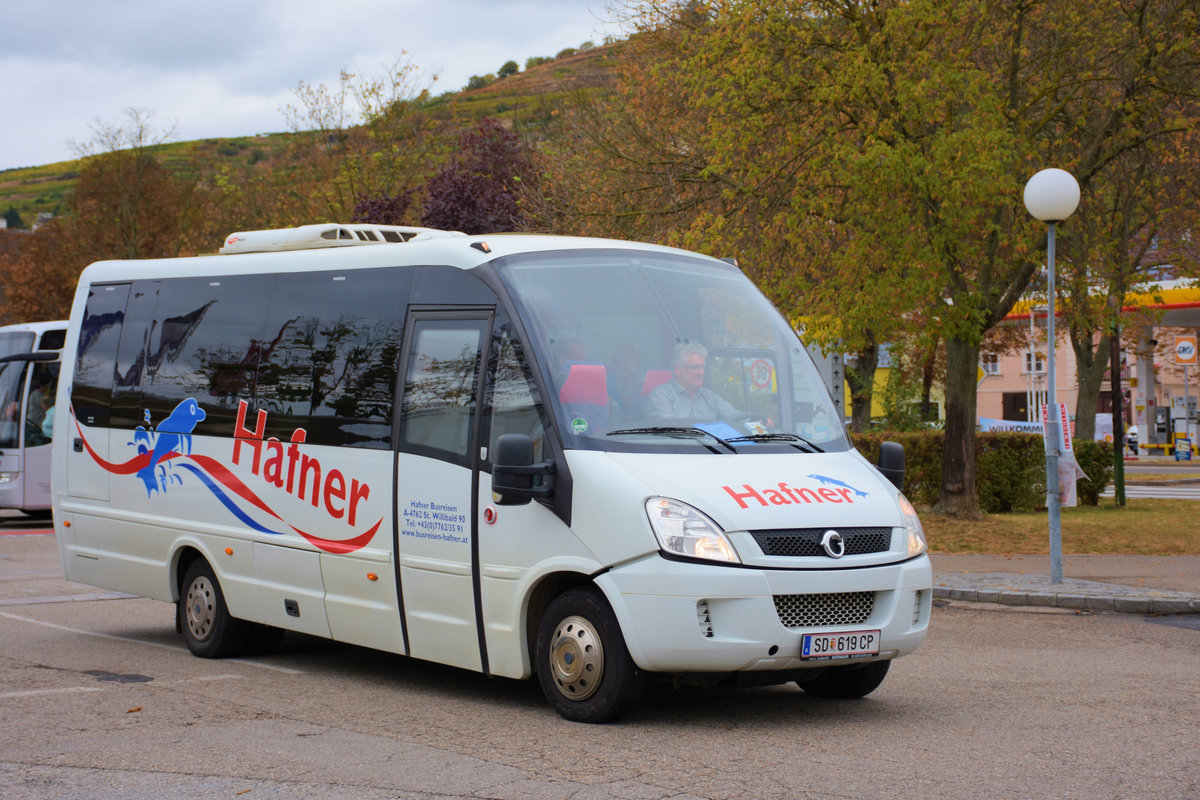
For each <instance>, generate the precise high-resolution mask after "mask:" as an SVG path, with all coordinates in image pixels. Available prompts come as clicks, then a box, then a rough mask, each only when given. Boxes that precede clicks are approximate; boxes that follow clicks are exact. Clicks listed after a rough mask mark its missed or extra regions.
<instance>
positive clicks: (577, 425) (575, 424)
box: [571, 417, 587, 433]
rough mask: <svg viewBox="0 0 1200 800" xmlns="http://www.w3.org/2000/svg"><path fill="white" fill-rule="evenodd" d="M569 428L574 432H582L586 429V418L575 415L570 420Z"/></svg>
mask: <svg viewBox="0 0 1200 800" xmlns="http://www.w3.org/2000/svg"><path fill="white" fill-rule="evenodd" d="M571 430H573V431H575V432H576V433H583V432H584V431H586V430H587V420H586V419H581V418H580V417H576V418H575V419H573V420H571Z"/></svg>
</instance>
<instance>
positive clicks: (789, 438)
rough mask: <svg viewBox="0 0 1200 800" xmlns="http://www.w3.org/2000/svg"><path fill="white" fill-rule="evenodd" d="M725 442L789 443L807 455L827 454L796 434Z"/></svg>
mask: <svg viewBox="0 0 1200 800" xmlns="http://www.w3.org/2000/svg"><path fill="white" fill-rule="evenodd" d="M725 441H726V443H727V444H728V443H729V442H787V443H788V444H790V445H792V446H793V447H795V448H796V449H797V450H801V451H803V452H805V453H824V452H825V451H824V450H822V449H821V448H820V447H817V446H816V445H815V444H813V443H812V442H810V441H809V440H808V439H805V438H804V437H803V436H797V435H796V434H794V433H755V434H752V435H750V436H734V437H733V438H732V439H727V440H725ZM797 442H800V443H801V444H803V445H805V446H803V447H802V446H801V445H800V444H796V443H797Z"/></svg>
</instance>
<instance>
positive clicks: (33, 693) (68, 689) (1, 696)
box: [0, 686, 104, 700]
mask: <svg viewBox="0 0 1200 800" xmlns="http://www.w3.org/2000/svg"><path fill="white" fill-rule="evenodd" d="M102 691H104V689H102V688H101V687H99V686H63V687H60V688H58V689H27V690H26V691H23V692H3V693H0V700H8V699H11V698H14V697H37V696H39V695H43V694H71V693H74V692H102Z"/></svg>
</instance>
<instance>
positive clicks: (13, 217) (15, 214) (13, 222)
mask: <svg viewBox="0 0 1200 800" xmlns="http://www.w3.org/2000/svg"><path fill="white" fill-rule="evenodd" d="M4 221H5V223H6V224H7V225H8V227H9V229H13V228H24V227H25V220H23V219H21V212H20V211H17V210H16V209H15V208H12V207H11V206H10V207H9V209H8V211H5V212H4Z"/></svg>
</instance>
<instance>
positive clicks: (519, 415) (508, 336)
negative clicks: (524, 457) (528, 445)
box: [484, 323, 545, 461]
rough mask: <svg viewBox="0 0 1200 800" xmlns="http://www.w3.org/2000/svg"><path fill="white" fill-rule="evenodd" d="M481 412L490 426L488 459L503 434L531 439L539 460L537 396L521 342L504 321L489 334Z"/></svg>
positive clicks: (540, 429)
mask: <svg viewBox="0 0 1200 800" xmlns="http://www.w3.org/2000/svg"><path fill="white" fill-rule="evenodd" d="M484 413H485V415H486V416H487V417H488V418H489V421H490V425H491V433H490V435H489V437H488V439H489V442H490V444H489V446H488V450H487V452H488V456H487V460H488V461H491V459H492V454H493V453H494V452H495V450H496V441H497V440H498V439H499V438H500V437H501V436H502V435H503V434H506V433H523V434H525V435H527V436H529V438H530V439H532V440H533V460H534V461H541V460H542V459H543V455H542V452H543V439H544V433H545V427H544V425H543V423H542V415H543V414H544V410H543V408H542V401H541V397H540V395H539V393H538V390H537V385H536V384H535V383H534V382H533V380H532V378H531V377H530V375H529V364H528V363H527V362H526V360H525V353H524V351H523V350H522V348H521V343H520V342H519V341H518V340H517V338H516V337H515V336H514V335H513V331H512V326H511V325H509V324H508V323H503V324H498V325H497V326H496V329H495V330H494V331H493V333H492V348H491V355H490V356H489V357H488V389H487V401H486V404H485V408H484Z"/></svg>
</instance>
